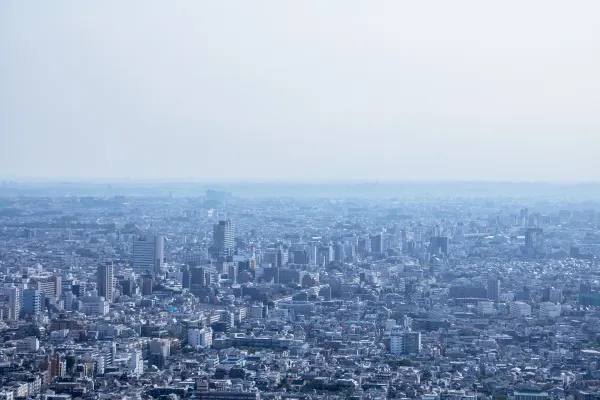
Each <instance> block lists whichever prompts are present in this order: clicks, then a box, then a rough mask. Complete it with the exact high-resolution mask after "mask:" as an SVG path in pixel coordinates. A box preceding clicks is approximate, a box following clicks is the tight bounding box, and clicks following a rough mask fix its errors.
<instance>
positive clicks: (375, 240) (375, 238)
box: [370, 233, 383, 253]
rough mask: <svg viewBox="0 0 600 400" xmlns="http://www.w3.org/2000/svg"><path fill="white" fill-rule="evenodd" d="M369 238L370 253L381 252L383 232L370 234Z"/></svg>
mask: <svg viewBox="0 0 600 400" xmlns="http://www.w3.org/2000/svg"><path fill="white" fill-rule="evenodd" d="M370 239H371V253H383V234H381V233H378V234H377V235H372V236H371V237H370Z"/></svg>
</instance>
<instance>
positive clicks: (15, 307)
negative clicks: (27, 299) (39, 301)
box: [0, 284, 21, 320]
mask: <svg viewBox="0 0 600 400" xmlns="http://www.w3.org/2000/svg"><path fill="white" fill-rule="evenodd" d="M0 302H1V303H2V306H3V309H5V310H6V314H4V315H3V317H4V318H7V319H11V320H18V319H19V314H20V312H21V290H20V289H19V288H18V287H14V286H12V285H10V284H7V286H5V287H3V288H0Z"/></svg>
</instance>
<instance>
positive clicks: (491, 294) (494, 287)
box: [487, 278, 500, 301]
mask: <svg viewBox="0 0 600 400" xmlns="http://www.w3.org/2000/svg"><path fill="white" fill-rule="evenodd" d="M487 298H488V299H490V300H492V301H499V300H500V279H498V278H490V279H488V284H487Z"/></svg>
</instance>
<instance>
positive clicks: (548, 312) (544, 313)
mask: <svg viewBox="0 0 600 400" xmlns="http://www.w3.org/2000/svg"><path fill="white" fill-rule="evenodd" d="M560 312H561V307H560V304H558V303H552V302H549V301H546V302H543V303H541V304H540V317H541V318H557V317H560Z"/></svg>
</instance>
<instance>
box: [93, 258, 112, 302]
mask: <svg viewBox="0 0 600 400" xmlns="http://www.w3.org/2000/svg"><path fill="white" fill-rule="evenodd" d="M97 272H98V281H97V285H96V288H97V289H98V296H100V297H104V299H105V300H106V301H108V302H109V303H112V302H113V300H114V291H115V271H114V267H113V265H112V263H106V264H103V265H98V268H97Z"/></svg>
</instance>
